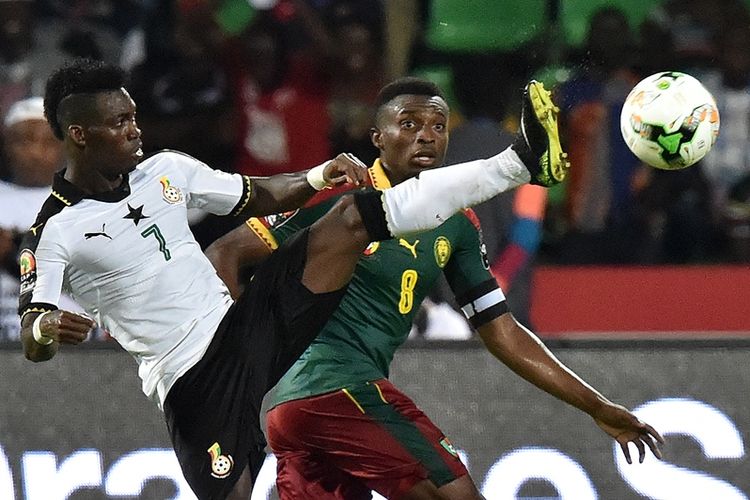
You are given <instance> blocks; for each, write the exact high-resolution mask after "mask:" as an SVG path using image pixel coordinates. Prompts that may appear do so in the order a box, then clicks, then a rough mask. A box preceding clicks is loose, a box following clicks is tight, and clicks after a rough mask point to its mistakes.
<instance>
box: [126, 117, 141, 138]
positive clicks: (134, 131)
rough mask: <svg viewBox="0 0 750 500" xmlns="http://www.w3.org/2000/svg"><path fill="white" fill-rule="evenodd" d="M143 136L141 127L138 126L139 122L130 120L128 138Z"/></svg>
mask: <svg viewBox="0 0 750 500" xmlns="http://www.w3.org/2000/svg"><path fill="white" fill-rule="evenodd" d="M140 137H141V129H140V128H138V124H137V123H136V121H135V120H131V121H130V127H128V138H129V139H138V138H140Z"/></svg>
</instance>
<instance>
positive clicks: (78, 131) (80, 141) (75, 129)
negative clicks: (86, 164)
mask: <svg viewBox="0 0 750 500" xmlns="http://www.w3.org/2000/svg"><path fill="white" fill-rule="evenodd" d="M67 132H68V137H69V138H70V140H71V141H73V142H74V143H75V144H76V145H77V146H80V147H84V146H85V145H86V134H85V133H84V131H83V127H81V126H80V125H68V130H67Z"/></svg>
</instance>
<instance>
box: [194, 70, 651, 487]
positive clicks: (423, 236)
mask: <svg viewBox="0 0 750 500" xmlns="http://www.w3.org/2000/svg"><path fill="white" fill-rule="evenodd" d="M540 97H541V98H543V99H549V94H548V93H547V92H546V91H545V90H544V89H543V87H541V85H540V84H538V83H536V82H532V83H531V84H529V86H528V87H527V90H526V94H525V98H524V104H525V109H524V112H526V113H528V112H533V104H532V101H533V100H534V99H539V98H540ZM378 104H379V108H378V113H377V118H376V124H375V127H374V128H373V129H372V134H371V135H372V142H373V144H374V145H375V146H376V147H377V148H378V149H379V151H380V155H379V158H378V159H377V160H376V161H375V163H374V165H372V167H371V168H370V169H369V185H370V187H369V189H376V190H388V189H389V188H391V187H392V186H395V185H397V184H400V183H402V182H404V181H406V180H407V179H410V178H413V177H415V176H417V175H419V174H420V173H421V172H423V171H425V170H427V169H431V168H433V167H438V166H440V165H441V164H442V162H443V158H444V155H445V151H446V148H447V145H448V117H449V110H448V106H447V104H445V101H444V99H443V98H442V95H441V92H440V89H439V88H437V87H436V86H435V85H433V84H431V83H429V82H426V81H423V80H418V79H413V78H406V79H400V80H397V81H395V82H393V83H391V84H389V85H387V86H386V87H384V88H383V90H382V91H381V94H380V97H379V102H378ZM522 120H523V119H522ZM555 133H556V122H555ZM523 135H525V134H522V135H521V136H520V137H522V136H523ZM517 146H518V145H517V144H516V145H514V148H516V147H517ZM518 149H519V150H520V149H522V148H520V147H518ZM421 178H422V176H420V179H421ZM467 182H470V180H467ZM323 193H326V192H323ZM340 194H341V193H338V192H331V191H329V192H328V193H327V194H323V195H322V196H319V197H318V199H316V200H313V203H312V204H308V206H307V207H305V208H303V209H301V210H297V211H293V212H287V213H285V214H280V215H276V216H270V217H265V218H253V219H250V220H248V222H247V224H246V225H245V226H242V227H240V228H238V229H236V230H234V231H233V232H231V233H229V234H228V235H226V236H225V237H223V238H221V239H220V240H218V241H217V242H215V243H214V245H213V246H212V247H211V248H209V250H208V251H207V253H208V255H209V258H210V259H211V261H212V262H213V263H214V265H215V266H216V267H217V270H218V272H219V275H220V276H221V277H222V278H223V279H224V280H225V282H226V283H227V285H228V286H229V288H230V290H232V292H233V293H234V294H237V293H239V291H240V282H239V278H238V269H239V268H240V267H241V266H242V265H243V264H248V263H250V264H252V263H255V262H259V261H260V260H262V259H263V258H265V257H266V256H267V255H270V254H271V253H272V252H273V251H274V250H275V249H276V248H277V247H278V246H279V245H280V244H281V243H282V242H283V241H285V240H287V239H288V238H290V237H291V236H293V235H294V234H295V233H297V232H298V231H299V230H301V229H303V228H305V227H308V226H311V225H312V226H313V227H314V224H315V223H316V221H317V220H318V219H319V218H320V217H321V216H322V215H323V214H325V213H326V212H327V211H328V210H329V209H330V207H331V206H333V205H334V204H335V202H336V201H337V200H338V198H339V197H340ZM326 196H327V199H323V200H321V199H320V198H321V197H322V198H325V197H326ZM440 273H444V274H445V276H446V278H447V280H448V282H449V284H450V285H451V287H452V289H453V291H454V292H455V294H456V297H457V301H458V303H459V304H460V305H461V307H462V309H463V311H464V313H465V314H466V316H467V318H468V319H469V320H470V322H471V323H472V325H473V326H474V327H475V328H476V329H477V331H478V332H479V335H480V336H481V338H482V340H483V341H484V343H485V345H486V347H487V349H488V350H489V351H490V352H491V353H492V354H493V355H495V356H496V357H497V358H498V359H499V360H500V361H501V362H503V363H505V364H506V365H508V366H509V367H510V368H511V369H513V370H514V371H515V372H516V373H518V374H519V375H520V376H522V377H524V378H526V379H527V380H529V381H530V382H532V383H534V384H535V385H536V386H538V387H539V388H541V389H543V390H545V391H547V392H549V393H550V394H552V395H554V396H556V397H558V398H560V399H562V400H563V401H565V402H567V403H570V404H572V405H574V406H575V407H577V408H579V409H581V410H583V411H585V412H586V413H588V414H589V415H591V416H592V417H593V418H594V420H595V421H596V423H597V424H598V425H599V426H600V427H601V428H602V430H604V432H606V433H607V434H609V435H610V436H612V437H613V438H614V439H615V440H617V442H618V443H619V444H620V446H621V448H622V451H623V453H624V454H625V456H626V458H627V460H628V462H630V461H631V457H630V453H629V450H628V444H629V443H634V444H635V446H636V447H637V448H638V450H639V455H640V456H639V458H640V460H641V461H642V460H643V459H644V457H645V448H646V446H648V447H649V448H650V449H651V451H652V452H653V453H654V454H655V455H656V456H657V457H660V456H661V453H660V450H659V447H658V444H657V443H660V442H662V441H663V440H662V438H661V436H660V435H659V434H658V433H657V432H656V431H655V430H654V429H653V428H652V427H651V426H649V425H647V424H645V423H643V422H641V421H639V420H638V418H636V417H635V416H634V415H633V414H632V413H630V412H629V411H628V410H627V409H625V408H624V407H622V406H620V405H617V404H614V403H612V402H610V401H608V400H607V399H606V398H605V397H604V396H602V395H601V394H599V393H598V392H597V391H595V390H594V389H593V388H591V387H590V386H589V385H588V384H586V383H585V382H584V381H582V380H581V379H580V378H579V377H577V376H576V375H575V374H574V373H573V372H571V371H570V370H569V369H568V368H566V367H565V366H564V365H562V364H561V363H560V362H559V361H558V360H557V359H556V358H555V357H554V356H553V355H552V353H550V351H548V350H547V349H546V348H545V347H544V346H543V344H542V343H541V342H540V341H539V339H537V337H536V336H534V334H533V333H531V332H530V331H529V330H527V329H526V328H524V327H523V326H522V325H521V324H519V323H518V322H517V321H516V320H515V319H514V317H513V315H512V314H511V313H510V312H509V310H508V307H507V305H506V302H505V296H504V295H503V292H502V290H501V289H500V288H499V287H498V285H497V283H496V282H495V280H494V278H493V277H492V275H491V274H490V272H489V270H488V264H487V259H486V256H485V254H484V246H483V243H482V238H481V231H480V228H479V223H478V221H477V219H476V217H475V216H474V214H473V212H472V211H470V210H465V211H463V212H462V213H459V214H456V215H454V216H452V217H450V218H448V219H447V221H446V222H445V223H444V224H443V225H441V226H439V227H438V228H436V229H432V230H429V231H425V232H420V233H418V234H414V235H412V236H409V237H402V238H398V239H394V240H388V241H380V242H373V243H371V244H370V245H369V246H368V247H367V249H366V250H365V251H364V253H363V256H362V258H361V259H360V261H359V263H358V264H357V267H356V270H355V273H354V277H353V279H352V281H351V283H350V284H349V287H348V290H347V292H346V294H345V296H344V298H343V300H342V301H341V303H340V305H339V307H338V309H337V310H336V312H335V313H334V314H333V316H332V317H331V319H330V320H329V321H328V323H327V324H326V326H325V327H324V328H323V330H322V332H321V333H320V335H319V336H318V337H317V338H316V339H315V340H314V341H313V343H312V344H311V345H310V346H309V347H308V348H307V349H306V350H305V352H304V353H303V354H302V356H301V357H300V358H299V359H298V360H297V362H296V363H295V364H294V365H293V366H292V367H291V369H290V370H289V371H288V372H287V373H286V374H285V376H284V377H283V378H282V379H281V381H280V382H279V384H278V385H277V388H276V392H275V394H274V397H273V400H272V405H273V408H272V409H271V410H270V411H269V413H268V416H267V432H268V439H269V443H270V445H271V448H272V449H273V451H274V453H275V454H276V457H277V458H278V468H277V472H278V477H277V487H278V491H279V495H280V497H281V498H282V499H288V498H295V499H298V498H305V499H308V498H309V499H347V500H348V499H359V498H370V491H371V490H375V491H377V492H378V493H380V494H381V495H383V496H385V497H386V498H400V499H423V498H434V499H438V498H451V499H476V498H481V495H480V494H479V492H478V490H477V488H476V486H475V485H474V483H473V481H472V479H471V478H470V476H469V475H468V472H467V470H466V468H465V466H464V465H463V464H462V463H461V461H460V459H459V458H458V454H457V453H456V451H455V449H454V448H453V446H452V445H451V443H450V441H449V440H448V438H447V437H446V436H445V435H444V434H443V433H442V432H441V431H440V429H438V428H437V427H436V426H435V425H434V424H433V423H432V422H431V421H430V420H429V418H427V416H426V415H424V414H423V413H422V412H421V411H420V410H419V409H418V408H417V407H416V405H415V404H414V402H412V401H411V400H410V399H409V398H408V397H407V396H406V395H404V394H403V393H401V392H400V391H399V390H398V389H397V388H396V387H395V386H394V385H393V384H391V383H390V382H389V381H388V378H387V377H388V367H389V364H390V362H391V361H392V359H393V355H394V352H395V350H396V349H397V348H398V347H399V346H400V345H401V344H403V342H404V341H405V340H406V338H407V336H408V333H409V329H410V326H411V324H412V320H413V318H414V314H415V313H416V311H417V309H418V307H419V304H420V303H421V302H422V300H423V299H424V298H425V296H426V295H427V293H428V292H429V291H430V289H431V287H432V285H433V284H434V283H435V280H436V279H437V278H438V276H439V275H440ZM273 300H281V301H283V300H284V297H274V298H273Z"/></svg>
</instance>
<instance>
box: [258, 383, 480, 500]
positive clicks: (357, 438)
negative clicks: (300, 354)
mask: <svg viewBox="0 0 750 500" xmlns="http://www.w3.org/2000/svg"><path fill="white" fill-rule="evenodd" d="M267 425H268V438H269V443H270V444H271V447H272V449H273V450H274V453H276V454H277V456H279V455H280V454H283V453H291V452H295V451H300V450H302V451H305V452H308V453H309V454H311V455H314V456H316V457H317V459H318V460H321V461H325V463H326V464H330V465H331V466H334V467H335V468H337V469H338V470H340V471H343V472H346V473H347V474H349V475H350V476H352V477H355V478H357V479H359V480H360V481H362V483H363V484H365V485H367V486H368V487H369V488H370V489H373V490H375V491H377V492H378V493H380V494H381V495H383V496H385V497H387V498H397V497H399V496H402V495H403V494H405V493H407V492H408V491H410V490H411V489H412V488H413V487H415V485H417V484H418V483H420V482H422V481H424V480H426V479H428V480H429V481H431V482H432V483H433V484H434V485H435V486H437V487H440V486H443V485H445V484H448V483H450V482H451V481H453V480H455V479H456V478H458V477H461V476H464V475H466V474H467V471H466V468H465V467H464V465H463V464H462V463H461V461H460V459H459V458H458V454H457V453H456V452H455V450H453V447H452V446H451V445H450V442H449V441H448V439H447V438H446V437H445V435H444V434H443V433H442V432H441V431H440V429H438V428H437V427H436V426H435V425H434V424H433V423H432V422H431V421H430V420H429V419H428V418H427V416H426V415H424V413H422V412H421V411H420V410H419V409H418V408H417V407H416V405H414V403H413V402H412V401H411V400H410V399H409V398H407V397H406V396H405V395H403V394H402V393H401V392H400V391H398V390H397V389H396V388H395V387H393V386H392V385H391V384H390V383H389V382H387V381H385V380H381V381H377V382H371V383H367V384H361V385H358V386H355V387H350V388H348V389H347V390H342V391H337V392H334V393H330V394H326V395H323V396H318V397H313V398H307V399H304V400H298V401H290V402H287V403H284V404H282V405H279V406H277V407H276V408H274V409H273V410H272V411H271V412H269V414H268V418H267Z"/></svg>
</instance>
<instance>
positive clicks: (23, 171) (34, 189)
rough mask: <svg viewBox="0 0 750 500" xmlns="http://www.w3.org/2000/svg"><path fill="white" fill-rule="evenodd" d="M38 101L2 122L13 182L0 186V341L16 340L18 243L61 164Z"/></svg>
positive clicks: (16, 108)
mask: <svg viewBox="0 0 750 500" xmlns="http://www.w3.org/2000/svg"><path fill="white" fill-rule="evenodd" d="M42 101H43V99H42V98H41V97H31V98H28V99H23V100H20V101H18V102H16V103H14V104H13V105H12V106H11V107H10V109H9V110H8V113H7V114H6V115H5V119H4V121H3V130H2V137H3V141H4V144H5V158H4V160H5V161H4V162H5V165H6V166H7V167H8V171H9V172H10V175H11V177H10V182H4V181H0V262H1V263H2V267H1V268H0V340H13V341H17V340H18V339H19V332H20V331H21V323H20V321H19V320H18V312H17V309H18V290H19V281H18V278H17V276H18V263H17V262H16V254H17V252H18V244H19V243H20V238H21V235H22V234H23V233H24V232H26V231H27V230H28V229H29V228H30V227H31V225H32V224H33V223H34V218H35V217H36V214H37V212H38V211H39V209H40V208H41V206H42V204H43V203H44V200H45V199H47V197H48V196H49V194H50V186H51V185H52V177H53V175H54V173H55V172H56V171H57V170H58V169H59V168H60V167H61V166H62V161H63V151H62V144H61V143H60V142H59V141H57V140H56V139H55V137H54V136H53V135H52V130H51V129H50V128H49V125H47V122H46V120H45V119H44V107H43V102H42ZM68 302H69V301H68ZM77 310H78V309H77Z"/></svg>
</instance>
